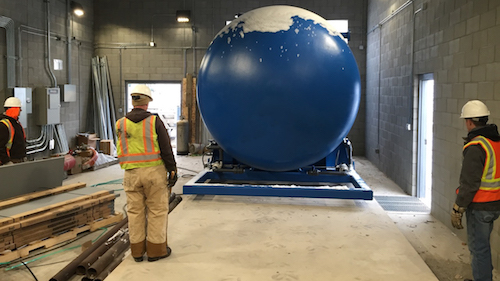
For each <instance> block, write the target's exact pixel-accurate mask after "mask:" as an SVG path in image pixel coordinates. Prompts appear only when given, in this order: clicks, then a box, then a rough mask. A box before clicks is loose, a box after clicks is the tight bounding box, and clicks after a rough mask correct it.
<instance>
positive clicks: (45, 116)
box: [35, 88, 61, 125]
mask: <svg viewBox="0 0 500 281" xmlns="http://www.w3.org/2000/svg"><path fill="white" fill-rule="evenodd" d="M35 102H36V107H35V116H36V117H37V118H36V122H37V125H47V124H58V123H61V102H60V91H59V88H36V90H35Z"/></svg>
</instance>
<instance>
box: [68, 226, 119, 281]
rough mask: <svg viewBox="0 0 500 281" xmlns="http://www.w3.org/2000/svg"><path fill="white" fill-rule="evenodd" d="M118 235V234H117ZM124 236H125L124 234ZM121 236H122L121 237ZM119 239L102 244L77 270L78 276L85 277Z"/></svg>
mask: <svg viewBox="0 0 500 281" xmlns="http://www.w3.org/2000/svg"><path fill="white" fill-rule="evenodd" d="M117 234H118V232H117ZM122 235H123V234H122ZM120 236H121V235H120ZM118 239H119V238H115V239H112V240H109V239H108V241H106V242H105V243H102V244H101V246H99V247H98V248H97V249H96V250H95V251H93V252H92V253H90V254H89V255H88V256H87V257H86V258H85V259H84V260H83V261H82V262H81V263H80V264H79V265H78V267H77V268H76V274H78V275H85V274H86V273H87V269H88V268H89V267H90V266H91V265H92V264H93V263H94V262H95V261H96V260H97V259H98V258H99V257H100V256H102V255H103V254H104V253H105V252H106V251H108V250H109V249H110V248H111V247H112V246H113V245H114V244H115V243H116V242H117V241H118Z"/></svg>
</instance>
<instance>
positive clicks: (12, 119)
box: [0, 97, 26, 165]
mask: <svg viewBox="0 0 500 281" xmlns="http://www.w3.org/2000/svg"><path fill="white" fill-rule="evenodd" d="M3 107H4V109H5V112H4V113H3V114H2V115H0V165H8V164H12V163H20V162H23V161H24V159H25V158H26V134H25V133H24V129H23V126H22V125H21V123H19V114H20V113H21V100H20V99H18V98H16V97H10V98H7V99H6V100H5V103H4V105H3Z"/></svg>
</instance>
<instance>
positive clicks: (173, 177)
mask: <svg viewBox="0 0 500 281" xmlns="http://www.w3.org/2000/svg"><path fill="white" fill-rule="evenodd" d="M177 179H178V177H177V169H175V170H172V171H169V172H167V181H168V184H167V187H169V188H172V187H173V186H174V185H175V183H176V182H177Z"/></svg>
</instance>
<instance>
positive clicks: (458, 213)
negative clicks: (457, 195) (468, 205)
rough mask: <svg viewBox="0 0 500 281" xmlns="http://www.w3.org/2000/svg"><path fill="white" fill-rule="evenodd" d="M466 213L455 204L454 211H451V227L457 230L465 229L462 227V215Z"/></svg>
mask: <svg viewBox="0 0 500 281" xmlns="http://www.w3.org/2000/svg"><path fill="white" fill-rule="evenodd" d="M464 212H465V208H464V207H460V206H458V205H457V204H456V203H455V204H453V209H452V210H451V225H453V227H454V228H456V229H462V228H464V227H463V225H462V215H463V213H464Z"/></svg>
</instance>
